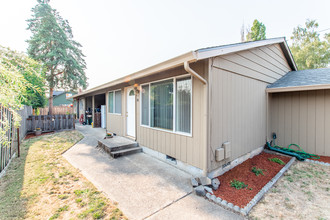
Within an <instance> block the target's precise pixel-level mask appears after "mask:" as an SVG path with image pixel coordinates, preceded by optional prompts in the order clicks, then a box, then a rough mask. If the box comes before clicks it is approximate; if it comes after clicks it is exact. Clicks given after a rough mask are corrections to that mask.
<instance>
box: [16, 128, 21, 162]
mask: <svg viewBox="0 0 330 220" xmlns="http://www.w3.org/2000/svg"><path fill="white" fill-rule="evenodd" d="M20 155H21V154H20V149H19V128H17V157H20Z"/></svg>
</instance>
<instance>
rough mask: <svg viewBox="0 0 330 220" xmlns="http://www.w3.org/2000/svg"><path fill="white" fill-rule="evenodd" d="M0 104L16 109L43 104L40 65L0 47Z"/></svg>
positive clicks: (42, 82) (43, 92)
mask: <svg viewBox="0 0 330 220" xmlns="http://www.w3.org/2000/svg"><path fill="white" fill-rule="evenodd" d="M0 65H1V66H0V67H1V75H0V76H1V77H0V80H1V82H0V83H1V84H0V87H1V88H0V103H1V104H2V105H5V106H6V107H9V108H13V109H17V108H19V107H20V106H21V105H32V107H34V108H36V107H43V104H44V103H45V90H44V88H43V87H44V82H45V80H44V76H43V74H44V71H43V70H44V69H43V66H42V64H40V63H39V62H37V61H35V60H33V59H31V58H30V57H28V56H27V55H25V54H23V53H19V52H16V51H13V50H10V49H9V48H5V47H2V46H0Z"/></svg>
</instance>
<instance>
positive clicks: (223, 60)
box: [212, 44, 291, 83]
mask: <svg viewBox="0 0 330 220" xmlns="http://www.w3.org/2000/svg"><path fill="white" fill-rule="evenodd" d="M212 62H213V67H215V68H220V69H222V70H226V71H229V72H233V73H236V74H240V75H243V76H246V77H249V78H252V79H256V80H259V81H263V82H266V83H273V82H275V81H276V80H277V79H279V78H281V77H282V76H283V75H285V74H286V73H287V72H289V71H291V69H290V67H289V65H288V63H287V61H286V59H285V56H284V54H283V52H282V50H281V48H280V46H279V45H278V44H275V45H270V46H265V47H260V48H254V49H252V50H246V51H241V52H238V53H233V54H229V55H226V56H220V57H215V58H213V61H212Z"/></svg>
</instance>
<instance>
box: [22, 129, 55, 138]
mask: <svg viewBox="0 0 330 220" xmlns="http://www.w3.org/2000/svg"><path fill="white" fill-rule="evenodd" d="M53 133H55V132H54V131H51V132H43V133H41V135H38V136H36V135H35V134H34V133H31V134H27V135H26V136H25V138H24V139H30V138H34V137H39V136H42V135H46V134H53Z"/></svg>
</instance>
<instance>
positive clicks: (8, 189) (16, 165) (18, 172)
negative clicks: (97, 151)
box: [0, 131, 126, 219]
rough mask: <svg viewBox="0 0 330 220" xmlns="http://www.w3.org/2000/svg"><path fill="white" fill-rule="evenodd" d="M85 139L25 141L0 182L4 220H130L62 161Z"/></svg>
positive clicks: (63, 136) (61, 136)
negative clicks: (18, 156)
mask: <svg viewBox="0 0 330 220" xmlns="http://www.w3.org/2000/svg"><path fill="white" fill-rule="evenodd" d="M82 138H83V136H82V135H81V134H80V133H79V132H78V131H63V132H58V133H55V134H51V135H45V136H41V137H36V138H31V139H28V140H24V141H23V142H22V147H21V157H20V158H15V159H14V160H13V161H12V163H11V164H10V166H9V167H8V169H7V173H6V175H5V176H4V177H3V178H1V179H0V219H36V218H37V219H103V218H106V219H126V218H125V216H123V213H122V212H121V211H120V210H119V209H118V208H117V207H116V206H115V204H112V203H111V202H110V201H109V199H107V198H106V197H105V196H104V194H102V193H100V192H99V191H98V190H97V189H96V188H95V186H94V185H93V184H92V183H90V182H89V181H88V180H87V179H86V178H85V177H84V176H83V175H82V174H81V173H80V172H79V170H78V169H76V168H74V167H73V166H71V164H69V163H68V162H67V161H66V160H65V158H64V157H62V153H63V152H65V151H66V150H68V149H69V148H70V147H72V146H73V145H74V144H75V143H77V142H78V141H80V140H81V139H82Z"/></svg>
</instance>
